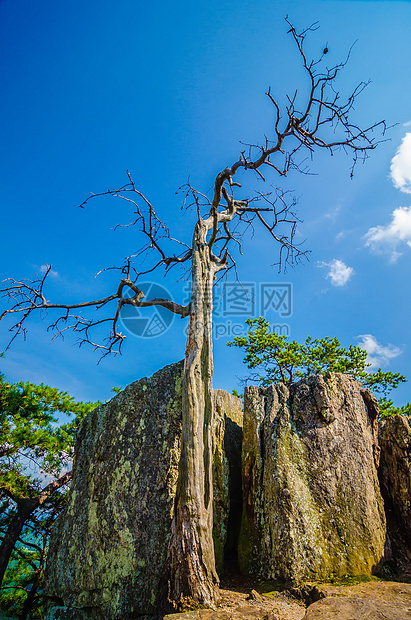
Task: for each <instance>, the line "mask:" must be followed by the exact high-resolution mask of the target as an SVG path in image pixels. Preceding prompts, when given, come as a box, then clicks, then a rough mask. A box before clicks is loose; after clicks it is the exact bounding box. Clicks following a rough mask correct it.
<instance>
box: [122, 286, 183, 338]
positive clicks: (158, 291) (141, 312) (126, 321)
mask: <svg viewBox="0 0 411 620" xmlns="http://www.w3.org/2000/svg"><path fill="white" fill-rule="evenodd" d="M138 288H139V289H141V290H142V291H143V293H144V297H143V298H142V301H149V300H150V299H155V298H160V299H171V296H170V293H169V292H168V291H167V289H165V288H164V286H161V285H160V284H156V283H154V282H139V283H138ZM133 296H134V292H133V291H132V290H131V289H128V290H127V291H125V292H124V293H123V298H124V299H125V298H130V297H133ZM173 320H174V313H173V312H171V311H170V310H167V308H163V306H149V307H147V308H137V307H136V306H132V305H131V304H124V306H123V307H122V308H121V311H120V323H121V324H122V325H123V327H124V328H125V329H126V330H127V331H128V332H130V333H131V334H133V336H137V338H157V336H161V335H162V334H164V333H165V332H166V331H167V330H168V328H169V327H170V325H171V323H172V322H173Z"/></svg>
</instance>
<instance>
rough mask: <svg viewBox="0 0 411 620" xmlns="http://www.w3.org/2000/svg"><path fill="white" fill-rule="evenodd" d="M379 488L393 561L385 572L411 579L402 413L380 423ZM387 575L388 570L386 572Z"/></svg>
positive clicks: (410, 429) (408, 436) (408, 434)
mask: <svg viewBox="0 0 411 620" xmlns="http://www.w3.org/2000/svg"><path fill="white" fill-rule="evenodd" d="M379 441H380V446H381V464H380V470H379V476H380V483H381V491H382V494H383V497H384V501H385V507H386V514H387V524H388V536H389V542H390V547H391V551H392V556H393V558H392V561H391V562H390V564H389V565H388V566H387V569H388V571H392V573H393V574H394V575H395V576H396V577H398V576H400V577H403V578H404V577H407V581H408V580H410V579H411V425H410V419H409V418H407V417H405V416H400V415H394V416H391V417H389V418H388V419H387V420H384V421H383V422H380V432H379ZM388 574H389V572H388Z"/></svg>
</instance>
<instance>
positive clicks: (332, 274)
mask: <svg viewBox="0 0 411 620" xmlns="http://www.w3.org/2000/svg"><path fill="white" fill-rule="evenodd" d="M319 266H320V267H329V271H328V273H327V278H330V280H331V284H332V285H333V286H344V285H345V284H347V282H348V280H349V279H350V278H351V276H352V275H353V273H354V269H353V268H352V267H348V266H347V265H346V264H345V263H343V261H342V260H338V259H337V258H333V260H332V261H330V262H329V263H320V264H319Z"/></svg>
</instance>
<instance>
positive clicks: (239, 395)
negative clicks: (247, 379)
mask: <svg viewBox="0 0 411 620" xmlns="http://www.w3.org/2000/svg"><path fill="white" fill-rule="evenodd" d="M231 394H232V395H233V396H237V398H243V396H244V394H239V393H238V392H237V390H232V391H231Z"/></svg>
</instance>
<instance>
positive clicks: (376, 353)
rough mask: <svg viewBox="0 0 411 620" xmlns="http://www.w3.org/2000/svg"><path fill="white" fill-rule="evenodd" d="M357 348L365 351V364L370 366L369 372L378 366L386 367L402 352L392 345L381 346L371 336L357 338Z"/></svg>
mask: <svg viewBox="0 0 411 620" xmlns="http://www.w3.org/2000/svg"><path fill="white" fill-rule="evenodd" d="M357 339H358V346H359V347H361V349H364V351H367V353H368V355H367V362H368V364H371V366H369V370H376V369H377V368H379V367H380V366H386V365H387V364H389V362H390V360H392V359H394V358H395V357H398V356H399V355H401V353H402V350H401V349H400V348H399V347H396V346H395V345H393V344H387V345H385V346H384V345H382V344H380V343H379V342H378V340H377V339H376V337H375V336H373V335H372V334H362V335H360V336H357Z"/></svg>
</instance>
